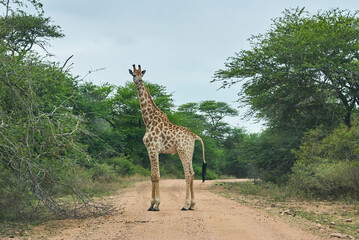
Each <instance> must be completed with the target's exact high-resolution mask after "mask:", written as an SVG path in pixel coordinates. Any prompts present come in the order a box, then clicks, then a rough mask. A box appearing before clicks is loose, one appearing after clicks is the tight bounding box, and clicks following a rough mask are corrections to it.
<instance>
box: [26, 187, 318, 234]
mask: <svg viewBox="0 0 359 240" xmlns="http://www.w3.org/2000/svg"><path fill="white" fill-rule="evenodd" d="M210 184H211V183H210V182H205V183H204V184H202V183H201V182H200V181H196V182H195V189H196V199H197V204H196V206H195V210H194V211H180V209H181V208H182V205H183V203H184V195H185V189H184V188H185V183H184V180H163V181H161V183H160V188H161V205H160V210H161V211H160V212H148V211H147V208H148V206H149V203H150V196H151V193H150V191H151V184H150V182H139V183H136V184H135V185H134V186H132V187H130V188H128V189H126V190H124V191H122V192H120V193H119V194H117V195H114V196H112V197H109V201H111V202H112V203H113V204H114V205H115V207H116V208H118V209H120V210H119V211H118V213H117V214H114V215H111V216H103V217H100V218H91V219H87V220H81V221H80V220H64V221H63V222H62V223H60V225H61V227H59V224H55V225H53V226H52V227H50V228H52V229H51V235H52V236H51V237H48V238H49V239H56V240H60V239H126V240H131V239H136V240H138V239H146V240H150V239H164V240H165V239H166V240H167V239H170V240H177V239H196V240H200V239H206V240H208V239H221V240H222V239H235V240H236V239H243V240H252V239H256V240H260V239H263V240H279V239H285V240H291V239H293V240H294V239H295V240H299V239H303V240H304V239H305V240H312V239H321V238H319V237H316V236H313V235H312V234H310V233H309V232H305V231H303V230H301V229H299V228H297V227H294V226H292V225H290V224H288V223H286V222H284V221H283V220H281V219H279V218H274V217H272V216H268V215H267V214H266V213H265V212H263V211H261V210H258V209H253V208H250V207H247V206H244V205H242V204H240V203H238V202H236V201H233V200H230V199H226V198H223V197H221V196H218V195H216V194H214V193H211V192H210V191H208V190H207V188H208V186H209V185H210ZM42 237H44V236H42ZM45 238H46V237H45ZM28 239H29V238H28ZM30 239H31V238H30ZM32 239H34V238H32Z"/></svg>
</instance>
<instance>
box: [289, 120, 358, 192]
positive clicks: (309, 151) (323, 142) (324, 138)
mask: <svg viewBox="0 0 359 240" xmlns="http://www.w3.org/2000/svg"><path fill="white" fill-rule="evenodd" d="M323 129H324V128H323V127H319V128H318V129H315V130H312V131H310V132H309V133H307V134H306V135H305V137H304V138H303V142H302V144H301V146H300V148H299V150H295V151H293V153H294V155H295V156H296V159H297V161H296V163H295V165H294V167H293V168H292V170H293V174H292V176H291V178H290V185H291V186H292V188H294V189H296V190H298V191H301V192H303V193H304V194H305V195H307V196H311V197H321V198H330V199H337V198H346V197H351V198H355V199H359V141H358V139H359V118H357V119H355V120H354V121H353V124H352V127H351V128H348V127H347V126H344V125H341V126H340V127H338V128H337V129H335V130H334V131H333V132H332V133H327V132H326V131H324V130H323Z"/></svg>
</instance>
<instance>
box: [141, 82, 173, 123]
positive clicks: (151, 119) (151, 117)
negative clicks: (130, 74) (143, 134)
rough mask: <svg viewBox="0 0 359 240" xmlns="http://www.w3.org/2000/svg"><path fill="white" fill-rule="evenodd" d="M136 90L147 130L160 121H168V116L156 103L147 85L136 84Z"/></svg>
mask: <svg viewBox="0 0 359 240" xmlns="http://www.w3.org/2000/svg"><path fill="white" fill-rule="evenodd" d="M136 88H137V91H138V97H139V100H140V106H141V114H142V118H143V121H144V123H145V125H146V128H149V127H151V126H153V125H155V124H158V123H159V122H160V119H163V118H165V119H167V116H166V114H164V113H163V112H162V111H161V110H160V109H159V108H158V107H157V106H156V104H155V103H154V101H153V99H152V97H151V94H150V92H149V91H148V89H147V88H146V87H145V85H144V84H143V83H142V82H141V83H139V84H136Z"/></svg>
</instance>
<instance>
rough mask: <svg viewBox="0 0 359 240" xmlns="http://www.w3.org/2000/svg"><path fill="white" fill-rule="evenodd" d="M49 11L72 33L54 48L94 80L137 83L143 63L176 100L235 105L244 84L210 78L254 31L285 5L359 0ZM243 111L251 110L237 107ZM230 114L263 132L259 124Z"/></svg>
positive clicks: (51, 1)
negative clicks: (135, 67) (226, 84)
mask: <svg viewBox="0 0 359 240" xmlns="http://www.w3.org/2000/svg"><path fill="white" fill-rule="evenodd" d="M43 3H44V10H45V15H46V16H49V17H51V18H52V20H53V22H54V24H56V25H59V26H60V27H61V29H62V31H63V33H64V34H65V35H66V36H65V38H62V39H59V40H54V41H51V45H52V47H51V48H49V49H48V50H49V52H51V53H53V54H55V56H56V57H55V60H56V61H59V62H61V63H63V62H65V60H66V59H67V58H68V57H70V56H71V55H74V57H73V58H72V59H71V61H70V62H71V63H73V67H72V72H73V73H74V74H75V75H80V76H82V77H83V76H85V75H86V73H87V72H88V71H90V70H96V69H100V68H104V70H102V71H98V72H94V73H92V74H90V75H89V76H87V77H86V79H85V80H86V81H92V82H94V83H95V84H102V83H111V84H115V85H117V86H119V85H124V83H125V82H127V81H131V80H132V77H131V76H130V75H129V73H128V69H129V68H131V67H132V64H141V66H142V69H145V70H147V72H146V75H145V76H144V79H145V80H147V81H150V82H152V83H157V84H160V85H163V86H165V87H166V88H167V92H169V93H173V99H174V103H175V104H176V105H177V106H178V105H181V104H184V103H187V102H200V101H204V100H216V101H223V102H227V103H229V104H230V105H231V106H233V107H235V108H237V107H238V103H236V102H235V101H236V100H237V99H238V97H237V93H238V92H239V90H240V85H234V86H232V87H231V88H230V89H224V90H217V89H218V88H219V87H220V84H219V83H210V81H211V80H212V79H213V75H214V73H215V71H217V70H219V69H221V68H224V63H225V62H226V59H227V58H228V57H230V56H233V55H234V53H235V52H238V51H240V50H243V49H249V48H250V46H249V43H248V38H249V37H250V36H251V35H257V34H260V33H265V32H266V31H268V30H269V28H270V25H271V23H272V19H274V18H277V17H280V16H281V15H282V12H283V11H284V9H286V8H295V7H298V6H299V7H305V8H306V10H308V11H309V12H311V13H313V14H314V13H316V12H317V11H319V10H329V9H332V8H336V7H339V8H341V9H349V10H351V11H356V10H358V9H359V1H358V0H309V1H303V0H302V1H296V0H292V1H290V0H288V1H284V0H271V1H270V0H251V1H248V0H247V1H241V0H176V1H175V0H172V1H171V0H136V1H128V0H127V1H122V0H101V1H99V0H97V1H95V0H61V1H60V0H57V1H56V0H43ZM238 110H239V112H240V115H241V116H243V115H244V113H245V109H238ZM241 116H239V117H236V118H232V119H228V122H229V123H230V124H231V125H233V126H237V127H244V128H246V129H247V130H248V131H249V132H259V131H260V130H261V129H262V125H261V124H260V123H254V121H251V120H242V119H241Z"/></svg>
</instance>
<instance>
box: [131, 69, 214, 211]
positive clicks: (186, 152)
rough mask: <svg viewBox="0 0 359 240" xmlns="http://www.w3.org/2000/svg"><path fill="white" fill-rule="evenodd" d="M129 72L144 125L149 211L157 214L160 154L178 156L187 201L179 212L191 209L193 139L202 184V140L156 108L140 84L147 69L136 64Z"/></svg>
mask: <svg viewBox="0 0 359 240" xmlns="http://www.w3.org/2000/svg"><path fill="white" fill-rule="evenodd" d="M129 72H130V74H131V75H132V76H133V81H134V83H135V84H136V88H137V91H138V97H139V100H140V106H141V113H142V118H143V121H144V123H145V126H146V133H145V135H144V137H143V143H144V144H145V146H146V148H147V151H148V156H149V158H150V161H151V181H152V199H151V205H150V208H149V209H148V211H159V205H160V187H159V182H160V169H159V154H160V153H165V154H175V153H178V155H179V158H180V159H181V162H182V166H183V170H184V175H185V180H186V200H185V203H184V206H183V208H182V209H181V210H194V205H195V204H196V200H195V197H194V189H193V179H194V171H193V167H192V157H193V151H194V144H195V140H199V141H200V142H201V144H202V151H203V166H202V180H203V182H204V181H205V174H206V167H207V163H206V160H205V152H204V144H203V141H202V139H201V138H200V137H199V136H197V135H196V134H194V133H192V132H191V131H190V130H189V129H188V128H185V127H182V126H177V125H174V124H172V123H171V122H170V121H169V120H168V118H167V116H166V114H165V113H163V112H162V111H161V110H160V109H159V108H158V107H157V106H156V104H155V103H154V102H153V100H152V97H151V95H150V93H149V91H148V90H147V88H146V87H145V85H144V84H143V80H142V76H143V75H144V74H145V72H146V70H143V71H141V66H140V65H138V69H136V66H135V65H133V71H132V70H131V69H129Z"/></svg>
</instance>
